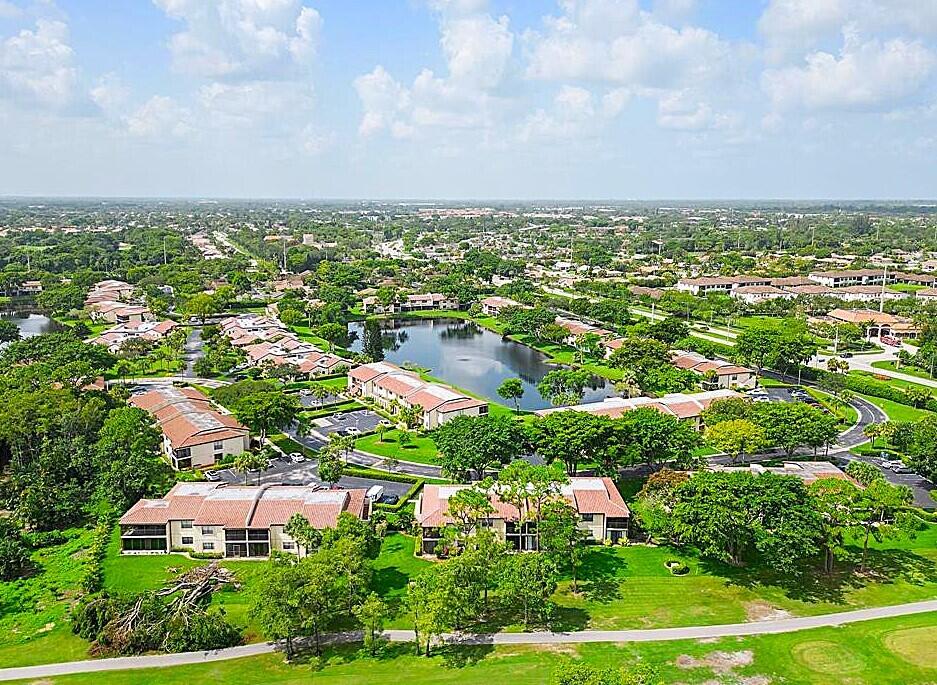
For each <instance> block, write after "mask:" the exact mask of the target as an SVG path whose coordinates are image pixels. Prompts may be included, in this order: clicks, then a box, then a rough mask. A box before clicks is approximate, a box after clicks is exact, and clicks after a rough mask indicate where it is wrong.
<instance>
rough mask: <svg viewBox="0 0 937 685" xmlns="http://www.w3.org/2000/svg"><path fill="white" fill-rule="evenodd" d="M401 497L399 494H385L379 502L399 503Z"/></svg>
mask: <svg viewBox="0 0 937 685" xmlns="http://www.w3.org/2000/svg"><path fill="white" fill-rule="evenodd" d="M399 501H400V498H399V497H398V496H397V495H384V496H383V497H381V498H380V499H379V500H378V501H377V502H378V504H397V502H399Z"/></svg>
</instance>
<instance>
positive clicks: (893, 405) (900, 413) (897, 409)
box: [860, 395, 931, 421]
mask: <svg viewBox="0 0 937 685" xmlns="http://www.w3.org/2000/svg"><path fill="white" fill-rule="evenodd" d="M860 397H862V398H863V399H866V400H868V401H869V402H871V403H872V404H874V405H875V406H876V407H878V408H879V409H881V410H882V411H883V412H885V413H886V414H887V415H888V420H889V421H920V420H921V419H923V418H925V417H927V416H930V415H931V412H929V411H927V410H926V409H917V408H915V407H909V406H908V405H906V404H899V403H898V402H892V401H891V400H886V399H882V398H881V397H872V396H871V395H860Z"/></svg>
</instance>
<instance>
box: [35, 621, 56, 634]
mask: <svg viewBox="0 0 937 685" xmlns="http://www.w3.org/2000/svg"><path fill="white" fill-rule="evenodd" d="M53 628H55V624H54V623H46V624H45V625H44V626H42V628H40V629H39V630H37V631H36V632H37V633H48V632H49V631H50V630H52V629H53Z"/></svg>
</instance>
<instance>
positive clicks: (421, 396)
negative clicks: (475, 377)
mask: <svg viewBox="0 0 937 685" xmlns="http://www.w3.org/2000/svg"><path fill="white" fill-rule="evenodd" d="M348 394H349V396H357V397H367V398H371V399H373V400H374V401H375V402H377V403H378V404H379V405H380V406H381V407H383V408H384V409H385V410H390V409H391V408H392V407H393V406H394V405H395V404H396V405H397V406H400V407H417V406H418V407H420V409H421V410H422V412H423V428H424V429H425V430H431V429H433V428H436V427H437V426H441V425H442V424H444V423H446V422H447V421H451V420H452V419H454V418H455V417H457V416H482V415H484V414H487V413H488V403H487V402H484V401H482V400H477V399H475V398H474V397H469V396H468V395H464V394H462V393H460V392H457V391H456V390H453V389H452V388H450V387H448V386H445V385H442V384H440V383H427V382H425V381H424V380H423V379H421V378H420V377H419V375H417V374H415V373H413V372H411V371H406V370H404V369H401V368H400V367H399V366H396V365H394V364H391V363H389V362H375V363H373V364H362V365H361V366H358V367H357V368H354V369H352V370H351V371H349V372H348Z"/></svg>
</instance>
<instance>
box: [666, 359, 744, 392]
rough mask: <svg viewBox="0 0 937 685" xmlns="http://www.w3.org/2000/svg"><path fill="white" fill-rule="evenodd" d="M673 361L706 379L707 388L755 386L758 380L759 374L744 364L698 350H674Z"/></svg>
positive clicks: (705, 385)
mask: <svg viewBox="0 0 937 685" xmlns="http://www.w3.org/2000/svg"><path fill="white" fill-rule="evenodd" d="M671 363H672V364H673V365H674V366H676V367H677V368H678V369H684V370H686V371H692V372H693V373H695V374H698V375H699V376H702V377H703V378H704V379H708V378H711V379H712V380H704V381H703V387H705V388H706V389H707V390H715V389H716V388H754V387H755V385H756V384H757V382H758V374H757V373H755V371H754V370H752V369H749V368H746V367H744V366H737V365H736V364H730V363H729V362H724V361H721V360H718V359H708V358H707V357H704V356H703V355H701V354H697V353H696V352H688V351H686V350H674V351H672V352H671Z"/></svg>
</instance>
